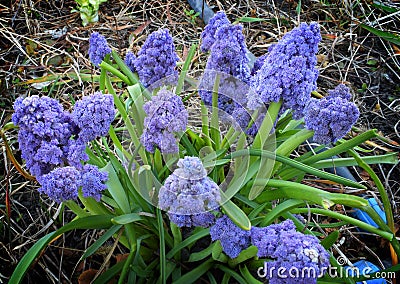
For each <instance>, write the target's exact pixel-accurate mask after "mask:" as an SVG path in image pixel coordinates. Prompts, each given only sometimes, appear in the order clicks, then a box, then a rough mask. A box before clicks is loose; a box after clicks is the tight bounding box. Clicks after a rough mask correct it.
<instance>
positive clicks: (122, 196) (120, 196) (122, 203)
mask: <svg viewBox="0 0 400 284" xmlns="http://www.w3.org/2000/svg"><path fill="white" fill-rule="evenodd" d="M111 156H112V155H110V158H111ZM101 170H102V171H105V172H107V173H108V180H107V182H106V185H107V188H108V191H109V192H110V194H111V196H112V197H113V199H114V200H115V202H116V203H117V204H118V207H119V208H120V209H121V210H122V212H124V213H126V214H128V213H130V212H131V206H130V205H129V198H128V196H127V194H126V192H125V189H124V188H123V186H122V184H121V182H120V180H119V178H118V176H117V173H116V172H115V169H114V167H113V166H112V164H111V163H108V164H107V166H105V167H104V168H102V169H101Z"/></svg>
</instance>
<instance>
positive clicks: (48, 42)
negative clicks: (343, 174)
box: [0, 0, 400, 283]
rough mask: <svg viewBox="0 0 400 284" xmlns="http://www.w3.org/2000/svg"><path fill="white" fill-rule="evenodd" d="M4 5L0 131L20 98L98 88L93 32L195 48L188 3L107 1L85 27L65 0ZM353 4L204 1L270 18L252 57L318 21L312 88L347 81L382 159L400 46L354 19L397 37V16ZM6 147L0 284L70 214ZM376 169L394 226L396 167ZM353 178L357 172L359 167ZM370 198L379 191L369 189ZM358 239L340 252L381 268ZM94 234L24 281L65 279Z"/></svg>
mask: <svg viewBox="0 0 400 284" xmlns="http://www.w3.org/2000/svg"><path fill="white" fill-rule="evenodd" d="M8 2H9V3H8V5H7V4H0V47H1V51H0V80H1V81H0V92H1V93H0V95H1V96H0V109H1V111H0V127H1V126H2V125H4V124H5V123H7V122H8V121H10V116H11V114H12V104H13V101H14V100H15V99H16V97H18V96H28V95H33V94H39V95H50V96H52V97H54V98H58V99H60V100H62V102H63V103H64V105H65V106H66V107H68V106H70V105H71V98H74V99H76V98H79V97H81V96H82V95H84V94H89V93H91V92H92V91H93V90H94V88H95V87H96V86H95V84H94V83H91V82H90V80H89V82H84V81H83V79H81V78H83V77H82V75H81V74H83V73H87V74H91V75H96V74H98V73H99V72H98V70H96V69H95V68H93V66H92V65H91V64H90V62H89V60H88V57H87V50H88V38H89V35H90V32H92V31H99V32H100V33H102V34H103V35H105V36H106V38H107V39H108V41H109V43H110V44H111V45H112V46H113V47H114V48H116V49H117V50H118V51H119V53H121V54H125V53H126V51H127V50H129V49H131V50H134V51H137V50H138V49H139V48H140V46H141V44H142V43H143V42H144V40H145V39H146V36H147V35H148V34H149V33H151V32H152V31H154V30H156V29H158V28H165V27H168V28H169V29H170V31H171V34H172V35H173V36H174V38H175V44H176V47H177V51H178V55H179V56H180V58H181V59H182V60H184V58H185V56H186V54H187V51H188V48H189V47H190V45H191V44H194V43H199V38H200V34H201V31H202V28H203V23H202V22H201V20H200V19H197V20H196V23H195V24H193V23H191V22H190V19H189V18H188V17H187V16H186V15H185V12H184V11H185V10H190V9H191V8H190V7H189V6H188V4H187V3H186V2H185V1H174V0H171V1H156V0H144V1H122V0H120V1H118V0H109V1H108V2H107V3H105V4H102V6H101V11H100V22H98V23H95V24H91V25H89V26H87V27H82V26H81V25H80V19H79V15H78V14H76V13H75V14H71V13H70V11H71V9H72V8H73V7H74V6H75V2H74V1H71V0H65V1H52V0H50V1H40V0H19V1H16V0H12V1H8ZM353 2H354V1H342V2H340V1H337V2H335V3H332V4H327V3H329V1H326V2H324V1H321V2H319V1H302V6H301V8H302V10H301V13H300V16H299V15H298V14H297V12H296V6H297V2H296V1H290V0H288V1H280V0H277V1H272V0H267V1H258V0H246V1H245V0H239V1H234V0H227V1H209V5H210V6H214V11H217V10H225V11H226V12H227V14H228V16H229V18H230V19H231V20H232V21H233V20H235V19H237V18H239V17H242V16H248V17H259V18H264V19H266V20H265V21H262V22H255V23H251V24H249V23H246V24H244V32H245V34H246V39H247V44H248V47H249V49H250V51H251V52H253V53H254V54H255V55H257V56H259V55H262V54H264V53H265V52H266V51H267V49H268V47H269V46H270V45H271V44H272V43H274V42H276V41H277V40H278V39H279V38H280V37H281V36H282V35H283V34H284V33H285V32H286V31H288V30H290V29H292V28H293V27H295V26H296V25H298V23H299V22H301V21H307V22H309V21H318V22H319V23H320V24H321V30H322V34H323V41H322V43H321V44H320V52H319V57H318V59H319V63H318V64H319V70H320V77H319V81H318V85H319V90H318V91H320V92H321V93H323V94H324V93H325V92H326V90H327V89H328V88H332V87H334V86H335V85H336V84H338V83H340V82H344V83H346V84H348V85H349V86H350V87H351V88H352V89H353V90H354V95H355V98H354V100H355V102H356V104H357V105H358V106H359V107H360V110H361V119H360V120H359V122H358V125H357V126H358V127H359V128H361V129H369V128H377V129H379V130H380V131H382V134H383V135H384V136H385V137H387V138H388V141H387V142H386V143H384V142H381V141H380V142H377V141H375V142H377V144H376V146H367V145H366V146H365V147H366V148H368V149H371V150H373V151H374V153H384V152H385V151H386V150H385V149H387V150H389V151H394V150H396V151H398V150H399V144H398V143H399V142H400V115H399V110H400V94H399V93H400V85H399V82H400V72H399V71H400V68H399V65H400V64H399V59H398V54H400V50H399V47H398V46H396V45H394V44H392V43H390V42H388V41H386V40H384V39H382V38H381V37H377V36H376V35H374V34H372V33H370V32H368V31H366V30H364V29H362V28H360V27H359V23H360V21H362V22H363V23H365V24H367V25H370V26H373V27H375V28H377V29H380V30H386V31H391V32H393V33H396V32H399V25H400V21H399V17H400V14H399V13H397V12H396V13H385V12H383V11H382V10H381V9H378V8H374V7H372V6H370V4H368V3H364V2H363V3H359V4H354V3H353ZM324 3H325V4H324ZM352 3H353V4H352ZM387 4H388V5H389V4H390V3H387ZM390 5H392V6H393V5H394V4H390ZM397 6H399V5H397ZM397 9H399V7H397ZM360 19H361V20H360ZM148 21H150V22H148ZM65 28H66V32H65V33H64V34H63V35H61V36H60V37H58V38H52V36H51V34H50V33H51V31H53V30H56V29H58V30H62V29H65ZM206 60H207V58H206V57H205V56H204V55H203V54H200V53H197V54H196V56H195V59H194V61H193V63H192V64H193V69H192V70H193V74H194V73H196V72H199V71H200V70H202V68H203V67H204V65H205V62H206ZM43 76H53V80H52V81H51V82H52V83H54V84H51V85H49V86H47V87H44V88H41V89H40V88H39V86H40V85H39V86H38V85H37V84H36V85H34V84H33V85H32V84H27V82H32V81H30V80H33V79H36V78H40V77H43ZM75 77H76V78H75ZM74 78H75V79H74ZM35 87H36V88H35ZM357 90H361V91H357ZM7 137H8V140H9V141H11V146H12V149H13V150H14V152H15V154H16V155H17V156H18V151H17V144H16V132H7ZM2 143H4V142H3V141H1V140H0V146H2V147H1V149H2V150H1V151H0V187H1V191H0V219H1V222H2V226H1V225H0V262H1V263H2V265H1V268H3V270H2V269H1V268H0V283H2V282H3V283H5V282H7V280H6V279H7V277H8V276H9V275H10V273H11V271H12V268H13V267H15V265H16V263H17V262H18V260H19V259H20V258H21V256H22V255H23V254H24V253H25V252H26V251H27V249H28V248H29V247H30V246H31V245H32V243H33V242H35V241H36V240H37V239H39V238H40V237H42V236H43V235H45V234H46V233H47V232H49V231H53V230H54V229H56V228H58V227H60V226H61V225H62V224H63V223H65V222H68V221H69V220H71V218H72V215H71V213H70V212H68V211H67V210H64V209H63V208H62V207H60V205H57V204H54V203H51V202H50V201H49V200H48V199H46V197H43V196H39V194H38V193H37V190H36V188H37V184H36V183H35V182H30V181H26V180H25V179H24V178H22V177H21V176H20V175H19V173H18V172H17V171H16V169H15V168H14V167H13V166H12V164H11V162H10V160H9V159H8V158H7V156H6V155H5V150H4V149H5V148H4V146H3V144H2ZM375 170H376V171H377V172H379V174H380V176H381V178H382V180H383V181H384V184H385V186H386V189H387V190H388V192H389V194H390V196H391V200H392V205H393V208H394V214H395V220H396V219H397V220H398V216H399V210H398V206H399V201H400V200H399V196H400V194H399V191H400V183H399V180H398V177H399V176H400V170H399V168H396V167H392V166H391V167H388V166H379V167H376V168H375ZM354 173H358V171H357V169H355V170H354ZM358 178H360V179H362V178H363V176H362V175H360V176H358ZM6 191H9V192H10V199H11V218H10V219H9V220H8V218H7V212H6V210H5V207H4V204H5V192H6ZM369 194H370V195H373V194H375V193H374V191H373V187H371V192H370V193H369ZM358 234H360V233H358V232H357V231H355V230H353V229H352V228H345V230H343V232H342V236H343V237H345V238H346V239H347V240H352V241H351V242H347V244H352V245H353V247H351V246H350V247H345V246H342V247H341V248H340V249H341V250H342V251H346V253H347V254H348V255H349V256H350V257H351V255H354V256H357V255H359V254H360V253H361V254H365V255H366V256H368V257H370V258H373V259H376V262H377V263H379V262H382V261H383V260H382V261H381V259H380V258H382V255H377V256H374V254H373V253H372V252H371V250H370V249H369V248H368V245H366V244H365V243H364V241H363V240H364V239H363V238H361V237H358V236H357V235H358ZM96 236H97V235H96V233H93V232H91V231H88V232H79V233H76V232H72V233H70V234H67V235H65V236H63V237H62V238H61V239H59V240H57V242H55V243H54V244H52V246H51V249H49V250H47V252H46V253H45V254H44V255H43V257H42V258H41V259H40V260H39V261H38V263H37V264H36V265H35V267H34V269H33V270H32V271H31V272H30V273H29V275H28V280H27V281H28V282H31V283H37V282H38V281H46V282H49V283H57V282H61V281H62V282H66V283H70V282H71V280H70V279H72V278H73V277H72V275H71V274H72V269H69V268H66V267H74V266H75V265H76V261H77V259H78V258H79V256H80V253H81V252H82V251H83V250H84V249H85V248H86V247H87V246H88V245H90V244H91V243H92V242H93V240H95V239H96ZM360 244H361V246H360ZM355 247H357V248H358V249H357V250H358V251H357V252H355V251H354V248H355ZM360 251H362V252H360ZM121 252H122V251H121ZM97 257H98V258H92V259H91V260H90V261H89V262H88V263H84V264H80V265H79V266H78V267H77V269H76V270H75V273H80V272H81V271H82V270H85V269H87V268H89V267H91V266H96V265H97V266H100V264H101V263H102V259H103V257H104V256H102V255H100V256H97ZM74 261H75V262H74ZM75 276H76V275H75ZM75 276H74V277H75ZM74 279H76V278H74Z"/></svg>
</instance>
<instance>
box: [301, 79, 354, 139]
mask: <svg viewBox="0 0 400 284" xmlns="http://www.w3.org/2000/svg"><path fill="white" fill-rule="evenodd" d="M328 93H329V95H328V96H327V97H325V98H322V99H320V100H317V99H312V100H311V101H310V104H309V105H308V106H307V108H306V109H305V117H304V122H305V124H306V127H307V128H308V129H310V130H314V138H313V139H314V141H315V142H317V143H320V144H329V143H335V142H336V141H337V140H339V139H341V138H342V137H343V136H345V135H346V134H347V133H348V132H349V131H350V129H351V127H352V126H353V124H354V123H355V122H356V121H357V119H358V117H359V115H360V112H359V110H358V108H357V106H356V105H355V104H354V103H352V102H350V101H348V98H350V94H349V89H348V88H347V87H346V88H344V87H342V86H339V88H336V89H335V90H333V91H330V92H329V91H328Z"/></svg>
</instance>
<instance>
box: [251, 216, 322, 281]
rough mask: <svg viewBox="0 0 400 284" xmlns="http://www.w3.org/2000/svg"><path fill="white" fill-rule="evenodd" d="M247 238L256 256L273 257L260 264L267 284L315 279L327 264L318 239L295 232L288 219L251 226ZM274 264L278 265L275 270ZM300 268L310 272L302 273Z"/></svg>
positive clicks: (291, 222)
mask: <svg viewBox="0 0 400 284" xmlns="http://www.w3.org/2000/svg"><path fill="white" fill-rule="evenodd" d="M251 242H252V244H253V245H255V246H256V247H257V248H258V256H259V257H268V258H270V259H273V261H269V262H265V265H264V272H265V275H266V278H267V279H268V280H269V282H268V283H271V284H281V283H282V284H283V283H317V277H318V276H319V275H320V273H321V272H323V271H325V270H326V269H327V268H328V266H329V253H328V252H327V251H326V250H325V249H324V248H323V247H322V245H321V244H320V243H319V241H318V239H317V238H316V237H314V236H312V235H304V234H302V233H300V232H297V231H296V229H295V226H294V224H293V221H291V220H286V221H284V222H282V223H281V224H274V225H270V226H268V227H265V228H252V230H251ZM278 268H280V269H281V271H280V272H281V273H279V274H278V272H277V271H278ZM282 268H283V269H284V270H283V269H282ZM304 269H307V271H311V272H312V273H309V274H308V273H305V274H302V271H304ZM282 270H283V272H282ZM290 272H292V273H290ZM297 272H298V274H297Z"/></svg>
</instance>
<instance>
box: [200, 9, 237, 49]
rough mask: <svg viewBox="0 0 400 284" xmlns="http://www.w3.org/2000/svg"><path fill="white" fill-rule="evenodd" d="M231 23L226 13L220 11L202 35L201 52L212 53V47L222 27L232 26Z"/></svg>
mask: <svg viewBox="0 0 400 284" xmlns="http://www.w3.org/2000/svg"><path fill="white" fill-rule="evenodd" d="M230 24H231V22H230V21H229V20H228V18H227V17H226V14H225V12H223V11H219V12H217V13H216V14H215V15H214V17H212V18H211V19H210V21H209V22H208V24H207V26H206V27H205V28H204V31H203V32H202V33H201V40H202V42H201V47H200V48H201V51H202V52H208V51H210V49H211V47H212V45H213V44H214V42H215V34H216V32H217V30H218V29H219V28H220V27H223V26H227V25H230Z"/></svg>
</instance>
